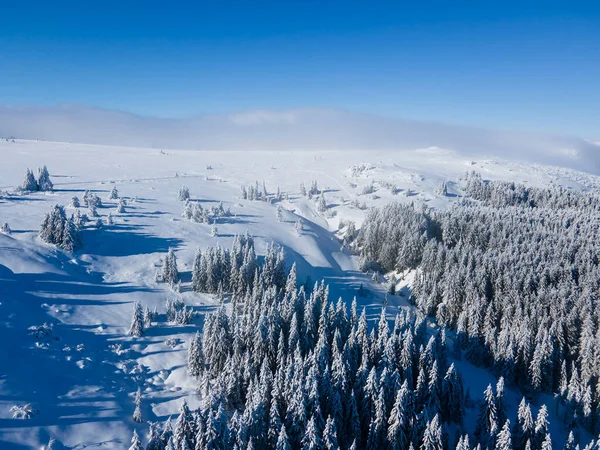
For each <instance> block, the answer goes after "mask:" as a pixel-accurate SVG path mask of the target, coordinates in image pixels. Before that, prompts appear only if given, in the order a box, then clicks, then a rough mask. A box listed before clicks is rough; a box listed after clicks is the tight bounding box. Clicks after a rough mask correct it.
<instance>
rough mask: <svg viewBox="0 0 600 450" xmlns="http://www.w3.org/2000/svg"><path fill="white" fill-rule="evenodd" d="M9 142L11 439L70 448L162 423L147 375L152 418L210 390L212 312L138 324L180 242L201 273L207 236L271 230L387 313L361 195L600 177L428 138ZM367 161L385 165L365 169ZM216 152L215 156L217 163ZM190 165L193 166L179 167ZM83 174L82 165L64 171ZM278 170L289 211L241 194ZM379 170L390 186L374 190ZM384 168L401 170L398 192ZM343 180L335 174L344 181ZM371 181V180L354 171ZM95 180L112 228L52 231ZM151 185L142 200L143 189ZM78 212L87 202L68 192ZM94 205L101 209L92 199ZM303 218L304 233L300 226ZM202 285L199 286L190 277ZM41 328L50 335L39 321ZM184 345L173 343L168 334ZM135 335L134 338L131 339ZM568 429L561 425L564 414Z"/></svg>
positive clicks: (5, 395) (203, 299)
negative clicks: (67, 246)
mask: <svg viewBox="0 0 600 450" xmlns="http://www.w3.org/2000/svg"><path fill="white" fill-rule="evenodd" d="M0 151H1V152H3V154H4V155H9V156H10V157H8V158H5V161H4V164H3V165H2V166H1V167H0V184H1V185H2V186H3V187H2V188H1V189H2V190H4V191H9V192H8V193H6V194H5V195H2V196H0V222H1V223H4V222H8V223H9V224H10V226H11V228H12V229H13V233H12V234H11V235H10V236H6V235H1V234H0V302H1V303H0V339H2V342H3V343H4V344H3V351H2V352H1V353H0V364H1V366H2V367H3V369H4V370H3V371H2V375H1V376H0V448H2V449H13V448H14V449H24V448H38V447H39V446H40V445H42V444H45V443H47V441H48V439H49V437H50V436H52V437H55V438H57V439H58V440H59V441H61V442H62V443H64V444H65V445H66V446H68V447H69V448H74V449H82V448H90V447H91V448H103V449H110V448H115V449H116V448H125V447H126V446H127V443H128V442H129V439H130V436H131V432H132V429H134V428H135V429H137V430H138V433H139V434H140V435H145V433H146V429H147V425H146V424H141V425H138V424H135V423H133V421H132V420H131V414H132V412H133V393H134V392H135V390H136V389H137V387H138V386H141V387H142V392H143V395H144V400H143V404H142V408H143V415H144V418H145V420H151V421H156V420H164V419H166V417H168V416H169V415H171V414H174V413H175V412H176V411H177V409H178V407H179V405H180V402H181V399H182V398H184V397H185V398H186V399H187V401H188V403H190V405H191V406H192V407H194V405H195V404H196V402H197V399H196V398H195V395H194V388H195V385H194V382H193V380H192V379H190V377H189V376H188V375H187V371H186V357H187V353H186V348H187V339H188V338H189V337H190V335H191V334H192V333H194V332H195V331H196V330H197V329H198V327H200V326H201V324H202V321H203V318H202V317H200V318H199V319H197V320H196V321H195V323H193V324H190V325H187V326H172V325H167V324H166V323H165V320H164V318H163V317H161V318H159V323H158V324H157V325H156V326H153V327H152V328H150V329H149V330H147V332H146V333H145V335H144V336H143V337H142V338H139V339H135V338H130V337H128V336H126V335H125V332H126V330H127V327H128V325H129V319H130V314H131V311H132V306H133V302H135V301H140V302H141V303H142V305H148V306H149V307H150V308H151V309H152V308H153V307H157V308H158V310H159V312H164V302H165V299H166V298H167V297H169V296H170V297H173V296H175V294H174V293H172V292H171V291H169V290H168V289H166V287H165V286H164V285H162V284H157V283H155V282H154V274H155V270H156V268H157V267H158V265H159V262H160V259H161V258H162V257H164V255H165V254H166V252H167V250H168V248H169V247H173V248H174V249H175V251H176V254H177V257H178V264H179V270H180V272H182V273H183V276H184V279H189V278H190V275H189V274H190V271H191V267H192V263H193V257H194V254H195V251H196V249H197V248H198V247H200V248H205V247H208V246H215V245H217V244H218V245H221V246H225V247H229V246H230V244H231V242H232V239H233V236H234V235H235V234H242V233H245V232H246V231H248V232H249V233H250V234H252V235H253V236H255V239H256V248H257V252H258V253H261V252H264V250H265V248H266V246H267V245H268V244H269V243H270V242H275V243H276V244H278V245H280V246H282V247H283V248H284V249H285V252H286V256H287V259H288V263H289V264H291V263H292V262H295V263H296V264H297V268H298V275H299V281H300V282H302V281H303V280H304V279H305V278H306V277H308V276H310V277H311V279H312V281H313V282H315V281H320V280H321V279H325V281H326V282H327V283H329V285H330V297H331V299H333V300H335V299H337V297H340V296H341V297H342V298H343V299H344V300H345V301H346V302H348V303H349V302H350V301H351V300H352V297H353V296H354V295H356V293H357V291H358V288H359V286H360V284H361V283H363V284H364V286H365V288H366V290H367V293H368V295H367V296H366V297H363V298H359V303H360V304H361V305H362V306H365V307H367V308H368V316H369V318H376V317H377V316H378V315H379V311H380V308H381V307H382V306H383V305H384V297H385V287H384V286H383V285H379V284H377V283H375V282H373V281H371V278H370V276H368V275H366V274H362V273H360V272H359V271H358V269H357V266H358V261H357V258H356V257H355V256H353V255H351V254H350V253H349V252H348V250H342V249H341V240H340V239H339V237H338V236H337V235H336V232H335V230H337V229H338V225H339V222H340V220H354V221H356V223H357V225H358V226H360V223H361V221H362V219H363V217H364V214H365V211H363V210H359V209H355V208H353V207H352V206H351V205H350V200H355V199H356V200H358V201H359V202H360V203H363V202H364V203H366V204H367V206H369V207H370V206H378V205H383V204H385V203H387V202H389V201H392V200H397V201H403V202H411V201H415V202H424V203H426V204H428V205H429V206H432V207H435V208H444V207H448V206H449V205H451V204H452V202H454V201H456V199H457V197H456V195H454V196H449V197H440V196H439V195H437V194H435V189H436V187H437V185H438V184H439V182H440V181H448V180H449V181H455V182H456V181H457V179H458V177H459V176H460V175H461V174H463V173H464V172H466V171H467V170H473V169H475V170H478V171H480V172H481V173H482V174H483V176H484V178H489V179H506V180H512V181H522V182H528V183H529V184H534V185H545V184H547V183H549V182H557V183H561V184H564V185H568V186H572V187H574V188H587V187H596V186H598V185H599V183H598V178H597V177H595V176H592V175H588V174H582V173H580V172H575V171H572V170H568V169H560V168H554V167H545V166H539V165H538V166H531V165H522V164H518V163H513V162H506V161H496V160H485V161H479V162H470V161H468V162H466V161H464V160H462V159H460V158H458V157H457V156H456V155H454V154H453V153H452V152H448V151H443V150H439V149H428V150H415V151H412V152H392V151H390V152H382V151H377V152H373V153H369V152H343V151H336V152H319V153H316V152H234V151H232V152H197V151H183V150H177V151H169V152H168V153H164V152H159V151H158V150H156V149H134V148H125V147H101V146H92V145H77V144H63V143H51V142H36V141H17V142H15V143H12V142H0ZM361 163H369V164H371V165H372V167H369V168H368V169H366V170H362V171H359V172H358V173H357V174H356V176H353V175H352V171H351V170H350V168H351V167H352V166H358V165H360V164H361ZM44 164H46V165H47V166H48V168H49V170H50V173H51V177H52V179H53V181H54V183H55V188H56V190H55V191H54V192H52V193H34V194H16V193H15V192H14V188H15V187H16V186H18V185H20V183H21V181H22V177H23V175H24V173H25V169H26V168H27V167H29V168H31V169H34V170H35V169H36V168H37V167H38V166H42V165H44ZM208 165H211V166H212V167H213V169H211V170H208V169H206V167H207V166H208ZM176 174H177V175H176ZM64 178H68V181H64ZM263 180H264V181H265V183H266V185H267V188H268V190H269V192H270V193H274V192H275V190H276V189H277V187H278V186H279V187H280V189H281V191H282V192H284V193H286V192H287V193H289V200H283V201H282V203H281V204H282V206H283V207H284V214H283V221H282V222H281V223H279V222H277V220H276V215H275V211H276V205H275V204H268V203H265V202H251V201H242V200H240V199H239V188H240V185H241V184H251V183H254V182H255V181H258V182H259V183H261V182H262V181H263ZM312 180H316V181H317V182H318V185H319V188H320V189H324V190H325V191H326V193H325V198H326V200H327V203H328V204H329V205H330V208H329V211H328V216H329V217H324V216H323V214H320V213H318V212H316V204H315V201H314V200H308V199H306V198H301V197H300V196H299V185H300V183H301V182H304V184H305V185H306V186H307V187H309V186H310V183H311V181H312ZM372 180H373V181H374V182H375V187H376V192H375V195H361V192H362V190H363V188H364V187H365V186H367V185H368V184H369V183H370V182H371V181H372ZM381 182H390V183H395V184H396V186H397V188H398V190H399V191H400V192H403V191H406V190H407V189H411V190H412V191H413V192H414V195H412V196H410V197H407V196H404V195H402V194H398V195H394V194H392V193H391V192H389V189H387V188H385V187H383V186H382V185H381ZM182 185H187V186H188V187H189V188H190V192H191V194H192V200H194V201H199V202H200V203H201V204H202V205H203V206H205V207H206V206H210V205H213V204H218V202H219V201H222V202H223V203H224V205H225V207H226V208H227V207H231V211H232V213H233V217H230V218H224V219H221V220H220V222H219V223H218V236H217V237H216V238H214V237H212V236H211V235H210V226H207V225H201V224H196V223H191V222H189V221H186V220H185V219H183V218H182V217H181V212H182V210H183V205H182V203H181V202H179V201H178V200H177V191H178V189H179V188H180V187H181V186H182ZM331 185H334V187H333V188H332V186H331ZM351 185H352V186H354V185H355V187H351ZM113 186H116V187H117V188H118V190H119V194H120V195H121V196H123V197H126V198H128V199H129V200H130V201H129V204H128V206H127V212H126V213H124V214H116V212H115V210H116V202H115V201H112V200H110V201H109V200H105V198H106V196H107V194H108V192H109V191H110V189H112V187H113ZM86 189H90V190H92V191H95V192H96V193H97V194H98V195H99V196H100V197H101V198H102V200H103V203H104V206H103V207H102V208H99V210H98V211H99V213H100V215H101V216H102V217H103V218H106V216H107V214H108V213H109V212H112V213H113V217H114V220H115V224H114V225H113V226H107V227H106V228H105V229H103V230H95V229H92V228H88V229H86V230H85V231H84V232H83V241H84V247H83V249H82V250H81V251H79V252H77V253H76V254H75V255H74V256H72V255H68V254H65V253H63V252H61V251H58V250H57V249H55V248H54V247H52V246H48V245H46V244H44V243H42V242H41V241H40V240H39V238H37V231H38V230H39V224H40V222H41V220H42V218H43V215H44V214H45V213H46V212H47V211H49V209H50V207H51V206H52V205H53V204H56V203H59V204H63V205H67V204H68V203H69V200H70V198H71V197H72V196H74V195H77V196H79V197H80V198H81V197H82V196H83V193H84V191H85V190H86ZM135 198H137V201H134V199H135ZM67 211H68V213H69V214H70V213H71V212H73V211H74V209H72V208H67ZM83 211H85V210H83ZM298 219H299V220H301V221H302V222H303V225H304V230H303V231H302V233H301V234H300V235H298V233H297V232H296V230H295V228H294V223H295V222H296V220H298ZM410 279H411V274H408V276H407V277H406V279H405V280H404V281H401V282H400V284H399V286H398V287H399V291H400V292H401V293H402V295H398V296H390V297H389V298H388V309H389V313H390V315H393V314H394V313H395V311H396V310H397V308H408V307H410V306H409V303H408V299H407V295H408V292H409V288H410ZM185 287H186V286H184V288H185ZM180 296H181V297H182V298H183V299H184V300H185V302H186V304H188V305H191V306H192V307H193V308H194V310H196V311H198V312H200V313H205V312H208V311H211V310H212V309H213V308H214V307H215V305H216V304H217V302H216V300H215V299H214V298H212V297H211V296H208V295H198V294H195V293H193V292H190V290H189V289H184V291H183V292H182V293H181V294H180ZM44 323H47V324H53V328H52V329H48V328H46V329H44V328H40V329H39V330H37V332H38V338H36V337H35V336H34V335H33V334H35V333H34V332H33V333H32V332H31V331H30V330H29V328H30V327H40V326H42V325H43V324H44ZM169 338H172V339H176V343H175V344H176V345H174V346H173V347H169V346H167V345H165V343H164V341H165V340H166V339H169ZM119 346H120V347H119ZM457 365H458V366H459V368H460V369H461V372H462V374H463V376H464V377H465V379H466V380H467V383H466V384H467V385H468V386H469V387H470V389H471V393H472V395H473V396H478V395H479V394H480V392H481V391H483V389H484V388H485V386H486V385H487V384H488V383H490V382H493V383H495V379H494V377H493V376H492V375H491V374H490V373H489V372H487V371H485V370H483V369H477V368H474V367H473V366H472V365H470V364H469V363H467V362H465V361H458V362H457ZM508 400H509V410H510V411H514V410H516V404H517V403H518V401H519V400H520V395H519V394H518V393H517V392H514V391H510V390H509V392H508ZM26 403H32V404H33V405H34V406H35V407H36V408H37V409H38V410H39V414H37V415H36V416H34V417H33V418H32V419H29V420H16V419H12V418H11V415H10V412H9V409H10V408H11V407H12V406H13V405H23V404H26ZM551 431H552V434H553V436H554V435H555V433H556V435H557V436H558V435H559V433H560V432H561V431H560V430H551Z"/></svg>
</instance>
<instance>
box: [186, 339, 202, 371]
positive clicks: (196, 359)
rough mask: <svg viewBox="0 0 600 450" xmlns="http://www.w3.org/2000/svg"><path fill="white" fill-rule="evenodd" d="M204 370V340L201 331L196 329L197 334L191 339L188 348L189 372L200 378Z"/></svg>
mask: <svg viewBox="0 0 600 450" xmlns="http://www.w3.org/2000/svg"><path fill="white" fill-rule="evenodd" d="M203 370H204V356H203V355H202V341H201V339H200V332H199V331H196V334H195V335H194V337H192V339H191V340H190V346H189V348H188V372H189V374H190V376H192V377H194V378H198V377H199V376H200V375H201V374H202V371H203Z"/></svg>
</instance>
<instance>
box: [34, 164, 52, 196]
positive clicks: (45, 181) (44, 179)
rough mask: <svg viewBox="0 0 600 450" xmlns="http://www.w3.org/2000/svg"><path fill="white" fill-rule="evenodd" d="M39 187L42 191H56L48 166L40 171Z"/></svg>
mask: <svg viewBox="0 0 600 450" xmlns="http://www.w3.org/2000/svg"><path fill="white" fill-rule="evenodd" d="M37 185H38V189H39V190H40V191H51V190H52V189H54V185H53V184H52V181H50V174H49V173H48V168H47V167H46V166H43V167H41V168H40V169H38V180H37Z"/></svg>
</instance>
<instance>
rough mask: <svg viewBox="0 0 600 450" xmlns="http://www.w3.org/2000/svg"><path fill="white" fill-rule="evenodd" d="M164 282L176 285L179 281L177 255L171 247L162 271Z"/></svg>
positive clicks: (172, 285)
mask: <svg viewBox="0 0 600 450" xmlns="http://www.w3.org/2000/svg"><path fill="white" fill-rule="evenodd" d="M162 279H163V282H165V283H167V284H168V285H169V286H171V287H173V288H174V287H175V286H176V285H177V283H179V271H178V270H177V257H176V256H175V252H174V251H173V249H172V248H169V251H168V252H167V255H166V256H165V262H164V264H163V273H162Z"/></svg>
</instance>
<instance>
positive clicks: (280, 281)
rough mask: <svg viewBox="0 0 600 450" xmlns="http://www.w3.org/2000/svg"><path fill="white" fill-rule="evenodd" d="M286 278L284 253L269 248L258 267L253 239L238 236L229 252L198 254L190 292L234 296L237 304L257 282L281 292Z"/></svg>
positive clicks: (218, 250) (208, 250)
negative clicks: (273, 286)
mask: <svg viewBox="0 0 600 450" xmlns="http://www.w3.org/2000/svg"><path fill="white" fill-rule="evenodd" d="M294 270H295V269H294ZM286 277H287V270H286V266H285V255H284V253H283V250H281V249H279V250H278V249H277V248H276V247H275V246H274V245H273V244H270V245H269V246H268V247H267V251H266V254H265V256H264V258H263V261H262V264H260V263H259V260H258V257H257V256H256V252H255V251H254V239H253V238H252V237H251V236H250V235H248V234H246V235H238V236H235V238H234V240H233V244H232V248H231V250H228V249H223V248H221V247H208V248H206V249H204V250H203V251H202V250H200V249H199V250H198V252H197V253H196V257H195V259H194V266H193V269H192V289H193V290H194V291H195V292H209V293H213V294H222V293H226V292H228V293H232V294H235V295H234V300H236V299H237V298H239V297H240V296H243V295H244V294H246V293H247V292H248V291H250V290H252V287H253V285H254V284H255V283H258V282H260V284H261V285H263V286H271V285H275V286H277V287H278V288H282V287H283V286H284V285H285V280H286Z"/></svg>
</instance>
